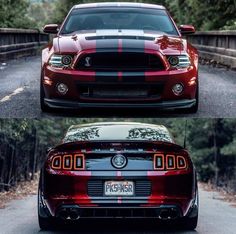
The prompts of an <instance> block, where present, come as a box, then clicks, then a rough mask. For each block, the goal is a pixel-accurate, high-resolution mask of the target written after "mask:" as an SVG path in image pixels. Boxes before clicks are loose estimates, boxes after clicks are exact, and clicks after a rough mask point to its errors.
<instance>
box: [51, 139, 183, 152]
mask: <svg viewBox="0 0 236 234" xmlns="http://www.w3.org/2000/svg"><path fill="white" fill-rule="evenodd" d="M119 146H121V147H126V148H129V147H134V146H135V147H136V148H137V149H138V148H155V147H158V149H161V150H165V149H169V150H170V149H171V150H184V148H183V147H182V146H180V145H177V144H175V143H171V142H164V141H134V140H133V141H127V140H123V141H120V140H119V141H118V140H117V141H109V140H107V141H75V142H68V143H62V144H60V145H57V146H55V147H54V148H52V149H51V150H50V152H51V151H66V150H79V149H86V148H95V147H96V148H111V147H116V148H118V147H119Z"/></svg>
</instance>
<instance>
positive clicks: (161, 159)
mask: <svg viewBox="0 0 236 234" xmlns="http://www.w3.org/2000/svg"><path fill="white" fill-rule="evenodd" d="M153 165H154V170H158V171H163V170H184V169H186V168H187V161H186V158H185V157H184V156H181V155H173V154H167V155H164V154H154V162H153Z"/></svg>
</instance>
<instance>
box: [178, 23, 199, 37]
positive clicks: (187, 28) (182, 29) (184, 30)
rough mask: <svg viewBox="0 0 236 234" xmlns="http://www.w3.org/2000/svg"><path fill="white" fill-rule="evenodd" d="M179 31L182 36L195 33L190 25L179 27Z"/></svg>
mask: <svg viewBox="0 0 236 234" xmlns="http://www.w3.org/2000/svg"><path fill="white" fill-rule="evenodd" d="M179 31H180V33H181V34H182V35H189V34H193V33H195V32H196V30H195V28H194V26H192V25H180V27H179Z"/></svg>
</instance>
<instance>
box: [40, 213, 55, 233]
mask: <svg viewBox="0 0 236 234" xmlns="http://www.w3.org/2000/svg"><path fill="white" fill-rule="evenodd" d="M38 221H39V227H40V229H41V230H53V229H54V228H55V225H54V222H53V220H52V218H43V217H41V216H40V215H38Z"/></svg>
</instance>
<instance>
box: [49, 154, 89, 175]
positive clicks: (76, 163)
mask: <svg viewBox="0 0 236 234" xmlns="http://www.w3.org/2000/svg"><path fill="white" fill-rule="evenodd" d="M51 168H52V169H54V170H69V171H78V170H84V168H85V160H84V155H83V154H74V155H72V154H67V155H56V156H54V157H53V158H52V161H51Z"/></svg>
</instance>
